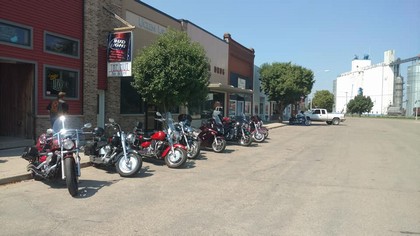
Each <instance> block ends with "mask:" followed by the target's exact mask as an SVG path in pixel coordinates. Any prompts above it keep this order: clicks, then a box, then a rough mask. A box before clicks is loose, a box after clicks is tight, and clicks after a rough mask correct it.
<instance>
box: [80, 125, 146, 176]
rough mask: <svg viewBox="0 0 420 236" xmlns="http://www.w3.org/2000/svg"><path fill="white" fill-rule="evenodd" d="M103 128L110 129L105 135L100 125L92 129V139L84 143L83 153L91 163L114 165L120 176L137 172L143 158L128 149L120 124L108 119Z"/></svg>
mask: <svg viewBox="0 0 420 236" xmlns="http://www.w3.org/2000/svg"><path fill="white" fill-rule="evenodd" d="M105 128H106V129H107V131H110V130H111V132H109V133H110V134H109V135H105V133H106V132H105V129H103V128H101V127H96V128H95V129H93V131H92V134H93V140H92V141H88V142H87V143H86V145H85V155H87V156H89V158H90V162H91V163H93V164H98V165H105V166H114V165H115V167H116V169H117V172H118V174H120V176H122V177H129V176H133V175H135V174H137V173H138V172H139V170H140V168H141V166H142V165H143V159H142V157H141V156H140V155H139V154H138V152H137V151H136V150H133V149H130V145H128V144H127V143H126V142H127V140H126V135H125V133H124V131H122V130H121V126H120V125H119V124H118V123H116V122H115V121H114V119H109V123H107V124H105ZM107 133H108V132H107Z"/></svg>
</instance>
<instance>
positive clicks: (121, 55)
mask: <svg viewBox="0 0 420 236" xmlns="http://www.w3.org/2000/svg"><path fill="white" fill-rule="evenodd" d="M132 39H133V34H132V32H131V31H130V32H112V33H110V34H109V35H108V48H107V60H108V77H129V76H131V75H132V71H131V63H132V43H131V42H132Z"/></svg>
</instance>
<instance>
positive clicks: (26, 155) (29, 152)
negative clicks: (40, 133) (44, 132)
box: [22, 146, 38, 161]
mask: <svg viewBox="0 0 420 236" xmlns="http://www.w3.org/2000/svg"><path fill="white" fill-rule="evenodd" d="M37 157H38V149H37V148H36V146H32V147H26V148H25V149H24V150H23V153H22V158H23V159H25V160H27V161H35V160H36V158H37Z"/></svg>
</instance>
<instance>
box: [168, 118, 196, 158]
mask: <svg viewBox="0 0 420 236" xmlns="http://www.w3.org/2000/svg"><path fill="white" fill-rule="evenodd" d="M191 122H192V117H191V116H190V115H187V114H181V115H179V116H178V123H174V126H175V130H176V131H178V132H179V134H180V135H181V137H180V139H179V143H181V144H182V145H184V146H185V147H186V148H187V157H188V158H189V159H196V158H197V157H198V155H200V141H199V139H198V132H195V131H194V128H193V127H192V126H191Z"/></svg>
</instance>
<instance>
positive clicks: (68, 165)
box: [64, 157, 79, 197]
mask: <svg viewBox="0 0 420 236" xmlns="http://www.w3.org/2000/svg"><path fill="white" fill-rule="evenodd" d="M64 173H65V175H66V185H67V189H68V190H69V193H70V195H71V196H72V197H75V196H76V195H77V193H78V191H79V186H78V183H77V175H76V163H75V162H74V159H73V158H70V157H68V158H66V159H64Z"/></svg>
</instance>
